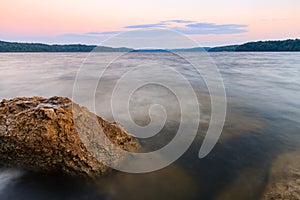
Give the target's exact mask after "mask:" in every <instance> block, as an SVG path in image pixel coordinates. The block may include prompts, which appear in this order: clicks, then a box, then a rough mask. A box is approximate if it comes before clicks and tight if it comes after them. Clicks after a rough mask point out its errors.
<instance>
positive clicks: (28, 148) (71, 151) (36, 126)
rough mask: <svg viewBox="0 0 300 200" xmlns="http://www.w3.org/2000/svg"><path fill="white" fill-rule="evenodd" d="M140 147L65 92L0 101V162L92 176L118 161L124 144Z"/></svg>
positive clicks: (31, 168)
mask: <svg viewBox="0 0 300 200" xmlns="http://www.w3.org/2000/svg"><path fill="white" fill-rule="evenodd" d="M105 136H106V137H105ZM105 139H106V140H105ZM108 139H109V140H110V141H109V140H108ZM139 148H140V145H139V143H138V141H137V139H136V138H134V137H133V136H131V135H129V134H128V133H127V132H126V131H125V130H124V128H123V127H122V126H121V125H119V124H118V123H114V122H109V121H106V120H105V119H103V118H101V117H99V116H97V115H95V114H93V113H91V112H89V111H88V109H87V108H85V107H81V106H79V105H78V104H76V103H73V102H72V101H71V100H70V99H68V98H62V97H52V98H42V97H32V98H25V97H23V98H14V99H11V100H2V102H1V103H0V162H1V163H2V165H5V166H13V167H20V168H24V169H27V170H34V171H42V172H62V173H64V174H68V175H79V176H88V177H95V176H101V175H104V174H106V173H107V172H109V171H110V168H109V167H107V166H106V165H104V164H103V163H105V162H107V163H106V164H112V163H118V162H121V161H122V159H124V155H123V153H122V152H123V151H122V150H126V151H135V152H136V151H138V149H139ZM100 161H101V162H100Z"/></svg>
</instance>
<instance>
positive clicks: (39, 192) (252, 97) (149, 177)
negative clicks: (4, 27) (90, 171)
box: [0, 52, 300, 200]
mask: <svg viewBox="0 0 300 200" xmlns="http://www.w3.org/2000/svg"><path fill="white" fill-rule="evenodd" d="M184 54H185V56H186V57H187V58H188V60H189V59H191V60H192V59H197V58H198V57H199V54H198V53H184ZM88 55H89V54H88V53H1V54H0V99H4V98H6V99H8V98H13V97H17V96H44V97H51V96H67V97H70V98H72V92H73V86H74V81H75V78H76V75H77V72H78V70H79V69H80V68H82V67H85V68H86V69H88V73H87V74H84V75H83V77H82V79H81V80H82V84H83V85H82V86H83V87H86V88H87V89H89V84H90V83H91V82H92V81H95V80H98V78H99V77H98V76H96V75H95V74H97V73H95V72H96V71H97V70H98V64H99V63H101V61H103V62H104V61H105V62H106V61H109V60H111V59H113V58H115V55H114V53H97V54H94V55H93V56H97V61H98V62H99V63H97V62H94V60H91V59H86V58H87V56H88ZM209 55H210V57H211V59H212V61H213V62H214V63H215V64H216V66H217V67H218V69H219V72H220V74H221V75H222V78H223V81H224V86H225V90H226V94H227V115H226V120H225V125H224V129H223V132H222V134H221V137H220V139H219V140H218V142H217V144H216V146H215V147H214V149H213V150H212V151H211V152H210V153H209V154H208V155H207V156H206V157H204V158H202V159H199V158H198V153H199V149H200V146H201V144H202V141H203V137H204V136H205V132H206V130H207V126H208V122H209V120H210V113H211V110H210V105H211V102H210V98H209V94H208V89H207V87H206V85H205V81H204V80H203V79H202V78H201V76H200V75H199V74H197V72H196V71H195V69H193V67H192V66H191V65H190V64H189V63H188V61H186V60H183V59H182V58H178V56H176V55H173V54H170V53H128V54H126V55H124V56H122V57H120V58H118V59H117V60H115V61H114V62H113V63H112V64H111V68H109V69H108V70H107V71H105V74H103V77H102V79H101V80H100V82H99V84H98V86H97V87H96V90H95V98H96V105H95V106H96V113H97V114H99V115H101V116H103V117H105V118H106V119H109V120H113V117H112V113H111V110H109V109H108V106H109V104H107V103H109V102H110V101H109V99H110V97H111V92H112V90H113V86H114V85H115V84H116V83H117V80H118V79H119V78H120V77H122V75H124V73H126V71H127V70H128V69H132V68H133V69H134V68H135V67H137V66H139V65H140V64H142V65H147V64H148V65H149V63H151V66H155V67H153V69H152V70H153V76H155V78H157V77H158V78H161V79H167V78H168V74H160V72H161V71H163V70H164V68H165V67H170V68H172V69H175V70H177V71H178V72H180V73H181V74H183V76H184V77H186V79H187V80H188V81H190V83H191V85H192V87H193V88H194V90H195V92H196V95H197V98H198V101H199V103H200V110H201V117H200V118H199V119H197V120H199V124H200V128H199V130H198V133H197V136H196V138H195V140H194V142H193V143H192V145H191V146H190V147H189V148H188V150H187V151H186V152H185V153H184V154H183V156H182V157H180V158H179V159H178V160H177V161H176V162H174V163H173V164H171V165H170V166H167V167H165V168H163V169H160V170H158V171H154V172H150V173H142V174H135V173H126V172H118V171H114V172H113V173H112V174H111V175H108V176H106V177H104V178H101V179H98V180H82V179H79V178H72V177H61V176H54V175H45V174H39V173H32V172H25V171H21V170H17V169H4V168H3V169H1V171H0V199H2V200H5V199H15V200H17V199H33V200H34V199H97V200H98V199H205V200H208V199H223V200H224V199H243V200H247V199H249V200H252V199H260V198H261V196H262V195H263V194H264V191H265V189H266V188H268V186H269V184H270V182H272V180H277V178H278V177H281V176H282V173H281V168H287V169H288V168H289V165H291V166H293V167H296V168H297V169H296V170H299V169H300V166H297V164H295V163H298V162H299V160H297V158H299V156H298V155H300V153H299V152H300V151H299V150H300V134H299V130H300V53H291V52H282V53H280V52H276V53H275V52H274V53H273V52H272V53H271V52H258V53H252V52H250V53H249V52H247V53H246V52H245V53H238V52H228V53H225V52H224V53H210V54H209ZM83 62H84V64H82V63H83ZM105 62H104V63H105ZM102 64H103V63H102ZM159 68H161V71H160V69H159ZM155 70H156V71H155ZM150 72H151V70H150V71H147V73H148V74H149V73H150ZM145 73H146V72H145ZM151 73H152V72H151ZM136 78H137V79H139V80H141V79H142V78H143V73H141V72H139V73H137V76H136ZM153 78H154V77H153ZM77 81H78V80H77ZM169 82H170V84H174V85H176V84H177V83H178V80H177V79H172V80H169ZM123 87H125V88H129V87H132V85H130V83H128V85H127V84H126V85H124V86H123ZM81 92H82V93H81V94H82V96H83V98H82V99H81V100H80V102H78V103H80V104H82V105H85V106H87V107H89V106H88V104H87V105H86V102H88V101H89V100H88V99H85V98H86V95H85V92H87V91H85V90H82V91H81ZM177 100H178V99H177ZM153 103H158V104H160V105H162V106H164V107H165V111H166V114H167V120H166V124H165V126H164V127H163V129H162V130H161V131H160V132H159V134H158V135H155V136H153V137H150V138H142V139H140V142H141V144H142V146H143V147H144V148H145V149H146V150H147V151H151V150H155V149H159V148H162V147H163V146H164V145H166V144H167V143H168V142H170V141H171V140H172V139H173V138H174V136H175V134H176V130H177V129H178V126H179V121H180V117H181V115H180V109H178V102H176V95H175V96H174V94H173V93H172V92H170V91H168V90H167V88H165V87H161V86H159V85H157V84H152V85H151V84H150V85H149V86H145V87H141V88H139V90H138V91H137V92H136V93H135V94H133V95H132V101H130V105H129V106H130V108H131V114H132V118H133V120H134V121H135V122H136V123H137V124H139V125H147V124H148V123H149V122H150V121H151V120H150V119H149V116H148V110H149V108H150V106H151V104H153ZM185 103H186V104H189V103H190V100H189V98H188V97H187V98H186V99H185ZM118 110H120V111H119V112H120V113H121V112H122V108H118ZM120 117H121V118H122V117H124V116H123V115H122V114H121V115H120ZM159 117H160V116H157V119H158V121H159V119H160V118H159ZM125 118H126V117H124V122H125V123H124V126H125V128H127V129H130V127H129V125H128V127H126V119H125ZM153 120H154V123H155V118H154V119H153ZM190 120H194V119H190ZM186 134H188V133H186ZM286 155H292V156H288V157H286ZM283 157H284V159H282V158H283ZM282 166H283V167H282Z"/></svg>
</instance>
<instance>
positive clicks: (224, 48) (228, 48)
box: [208, 45, 239, 52]
mask: <svg viewBox="0 0 300 200" xmlns="http://www.w3.org/2000/svg"><path fill="white" fill-rule="evenodd" d="M238 46H239V45H229V46H221V47H213V48H210V49H208V51H209V52H222V51H235V50H236V48H237V47H238Z"/></svg>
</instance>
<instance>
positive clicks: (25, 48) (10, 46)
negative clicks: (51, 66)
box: [0, 41, 133, 52]
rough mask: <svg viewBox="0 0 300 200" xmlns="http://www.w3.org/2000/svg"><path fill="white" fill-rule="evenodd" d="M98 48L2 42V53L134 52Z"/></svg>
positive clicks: (127, 49)
mask: <svg viewBox="0 0 300 200" xmlns="http://www.w3.org/2000/svg"><path fill="white" fill-rule="evenodd" d="M96 47H97V46H96V45H83V44H68V45H57V44H55V45H48V44H41V43H18V42H4V41H0V52H91V51H92V50H94V51H97V52H127V51H131V50H133V49H129V48H125V47H121V48H112V47H105V46H98V47H97V48H96ZM95 48H96V49H95Z"/></svg>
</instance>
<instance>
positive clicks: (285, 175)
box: [261, 151, 300, 200]
mask: <svg viewBox="0 0 300 200" xmlns="http://www.w3.org/2000/svg"><path fill="white" fill-rule="evenodd" d="M299 166H300V152H298V151H296V152H293V153H287V154H283V155H280V156H279V157H278V158H277V159H276V160H275V162H274V163H273V165H272V167H271V170H270V178H269V182H268V185H267V187H266V189H265V192H264V194H263V197H262V198H261V199H262V200H282V199H286V200H299V199H300V170H299Z"/></svg>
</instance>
